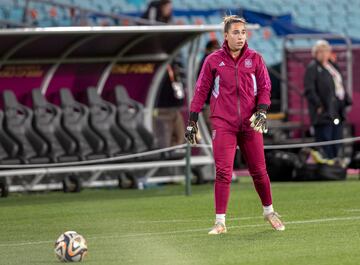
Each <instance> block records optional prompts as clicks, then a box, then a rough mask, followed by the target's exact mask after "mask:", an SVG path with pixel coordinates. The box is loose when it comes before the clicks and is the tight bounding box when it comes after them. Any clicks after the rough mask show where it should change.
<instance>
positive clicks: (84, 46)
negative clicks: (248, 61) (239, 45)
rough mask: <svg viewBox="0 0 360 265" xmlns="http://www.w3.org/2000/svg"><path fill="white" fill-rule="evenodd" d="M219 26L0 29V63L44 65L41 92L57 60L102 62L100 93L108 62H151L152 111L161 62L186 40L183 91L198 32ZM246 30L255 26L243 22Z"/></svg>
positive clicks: (147, 121)
mask: <svg viewBox="0 0 360 265" xmlns="http://www.w3.org/2000/svg"><path fill="white" fill-rule="evenodd" d="M222 28H223V26H222V25H221V24H219V25H161V26H159V25H156V26H154V25H153V26H116V27H54V28H22V29H5V30H1V31H0V67H2V66H5V65H16V64H18V65H24V64H37V65H38V64H50V65H52V66H51V68H50V69H49V70H48V71H47V73H46V74H45V76H44V78H43V81H42V84H41V87H40V88H41V90H42V92H43V93H44V94H45V93H46V91H47V88H48V86H49V84H50V82H51V80H52V78H53V77H54V73H55V72H56V71H57V69H58V68H59V67H60V65H62V64H79V63H90V64H91V63H105V64H106V65H107V67H105V68H104V69H103V70H102V73H101V74H100V78H99V79H98V83H97V90H98V92H99V93H102V91H103V88H104V86H105V83H106V81H107V80H108V78H109V76H110V73H111V69H112V67H113V66H114V65H115V64H116V63H119V62H133V63H137V62H148V61H157V62H159V64H160V65H161V67H159V68H157V70H156V74H155V75H154V78H153V80H152V82H151V84H150V87H149V93H148V95H147V98H146V102H145V107H146V108H147V109H148V110H149V112H148V113H152V109H153V107H154V101H155V97H156V94H157V91H158V86H159V83H160V81H161V79H162V77H163V75H164V74H165V72H166V65H167V64H168V63H169V62H171V60H172V59H173V58H174V57H175V56H176V54H177V53H178V52H179V50H180V49H181V48H182V47H184V45H186V44H191V45H190V48H189V53H187V55H188V58H187V85H186V87H188V89H190V90H189V91H188V93H192V91H191V89H192V88H191V87H192V86H193V84H194V82H195V77H194V76H193V75H194V72H195V71H194V69H195V61H196V55H197V54H198V52H199V48H200V47H199V37H200V36H201V35H202V34H204V33H208V32H214V31H221V30H222ZM248 28H249V29H256V28H258V26H257V25H248ZM145 124H146V126H147V127H148V128H149V129H151V128H152V118H151V117H150V116H149V117H145Z"/></svg>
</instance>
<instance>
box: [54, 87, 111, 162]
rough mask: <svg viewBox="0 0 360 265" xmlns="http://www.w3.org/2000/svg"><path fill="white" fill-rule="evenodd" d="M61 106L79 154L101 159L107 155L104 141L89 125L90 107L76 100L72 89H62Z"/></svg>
mask: <svg viewBox="0 0 360 265" xmlns="http://www.w3.org/2000/svg"><path fill="white" fill-rule="evenodd" d="M60 101H61V108H62V110H63V125H64V128H65V129H66V130H67V131H68V132H69V134H70V135H71V136H72V137H73V138H74V139H75V141H76V143H77V146H78V150H77V153H78V155H79V156H80V157H81V158H82V159H83V160H86V159H99V158H104V157H106V155H105V152H104V148H105V144H104V141H103V140H102V139H101V137H100V136H99V135H97V134H96V133H95V132H94V131H93V130H92V128H91V127H90V125H89V118H90V117H89V115H90V113H89V109H88V108H87V106H85V105H84V104H81V103H79V102H77V101H75V99H74V97H73V96H72V94H71V92H70V90H68V89H64V88H63V89H61V90H60Z"/></svg>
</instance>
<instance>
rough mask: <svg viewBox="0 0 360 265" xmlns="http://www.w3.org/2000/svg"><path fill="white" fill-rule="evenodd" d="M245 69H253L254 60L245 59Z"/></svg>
mask: <svg viewBox="0 0 360 265" xmlns="http://www.w3.org/2000/svg"><path fill="white" fill-rule="evenodd" d="M244 64H245V67H246V68H251V67H252V60H251V59H245V63H244Z"/></svg>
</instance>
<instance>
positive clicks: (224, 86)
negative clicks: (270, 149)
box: [190, 41, 272, 214]
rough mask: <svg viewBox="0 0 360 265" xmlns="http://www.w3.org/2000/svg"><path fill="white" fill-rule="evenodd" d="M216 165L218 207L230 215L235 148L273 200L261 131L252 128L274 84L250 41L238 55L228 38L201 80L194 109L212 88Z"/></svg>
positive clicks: (264, 197) (262, 196)
mask: <svg viewBox="0 0 360 265" xmlns="http://www.w3.org/2000/svg"><path fill="white" fill-rule="evenodd" d="M210 90H211V91H212V96H211V100H210V110H211V122H212V128H213V134H212V138H213V152H214V159H215V165H216V180H215V208H216V213H219V214H221V213H225V212H226V209H227V203H228V199H229V192H230V183H231V177H232V170H233V163H234V156H235V151H236V146H237V145H239V147H240V149H241V152H242V154H243V156H244V158H245V160H246V162H247V165H248V168H249V172H250V174H251V176H252V177H253V180H254V184H255V188H256V190H257V192H258V194H259V196H260V199H261V201H262V204H263V205H264V206H268V205H270V204H272V199H271V189H270V181H269V177H268V175H267V172H266V166H265V158H264V149H263V138H262V134H261V133H258V132H255V131H254V130H253V129H252V128H251V127H250V121H249V119H250V117H251V115H252V114H253V113H254V112H255V111H256V107H257V106H258V105H267V106H269V105H270V92H271V82H270V78H269V74H268V72H267V69H266V66H265V63H264V61H263V59H262V57H261V56H260V55H259V54H258V53H257V52H256V51H254V50H252V49H249V48H248V45H247V43H246V44H245V46H244V47H243V49H242V50H241V54H240V56H239V57H238V58H237V59H233V57H232V56H231V53H230V49H229V47H228V44H227V42H226V41H225V42H224V44H223V46H222V48H221V49H219V50H217V51H215V52H213V53H212V54H210V55H209V56H208V57H207V58H206V60H205V62H204V64H203V67H202V69H201V72H200V75H199V78H198V80H197V83H196V88H195V92H194V97H193V99H192V102H191V106H190V111H191V112H197V113H199V112H200V111H201V109H202V107H203V105H204V102H205V100H206V98H207V95H208V93H209V91H210Z"/></svg>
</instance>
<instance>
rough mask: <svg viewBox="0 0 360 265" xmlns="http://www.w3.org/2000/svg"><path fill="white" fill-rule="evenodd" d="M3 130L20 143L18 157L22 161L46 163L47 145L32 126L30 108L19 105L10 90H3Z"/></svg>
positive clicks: (48, 160)
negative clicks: (4, 118)
mask: <svg viewBox="0 0 360 265" xmlns="http://www.w3.org/2000/svg"><path fill="white" fill-rule="evenodd" d="M3 102H4V108H5V117H6V120H5V130H6V131H7V132H8V133H9V135H10V136H11V137H12V138H13V139H14V140H15V141H16V142H17V143H19V145H20V152H19V154H18V158H19V159H20V160H21V161H22V162H23V163H36V164H37V163H40V164H41V163H48V162H50V159H49V158H48V151H49V146H48V144H47V143H46V142H45V140H44V139H43V138H41V137H40V135H39V134H38V133H37V132H36V131H35V130H34V128H33V127H32V122H33V113H32V111H31V109H29V108H28V107H25V106H23V105H21V104H20V103H19V102H18V101H17V99H16V96H15V94H14V92H12V91H10V90H5V91H4V92H3Z"/></svg>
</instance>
